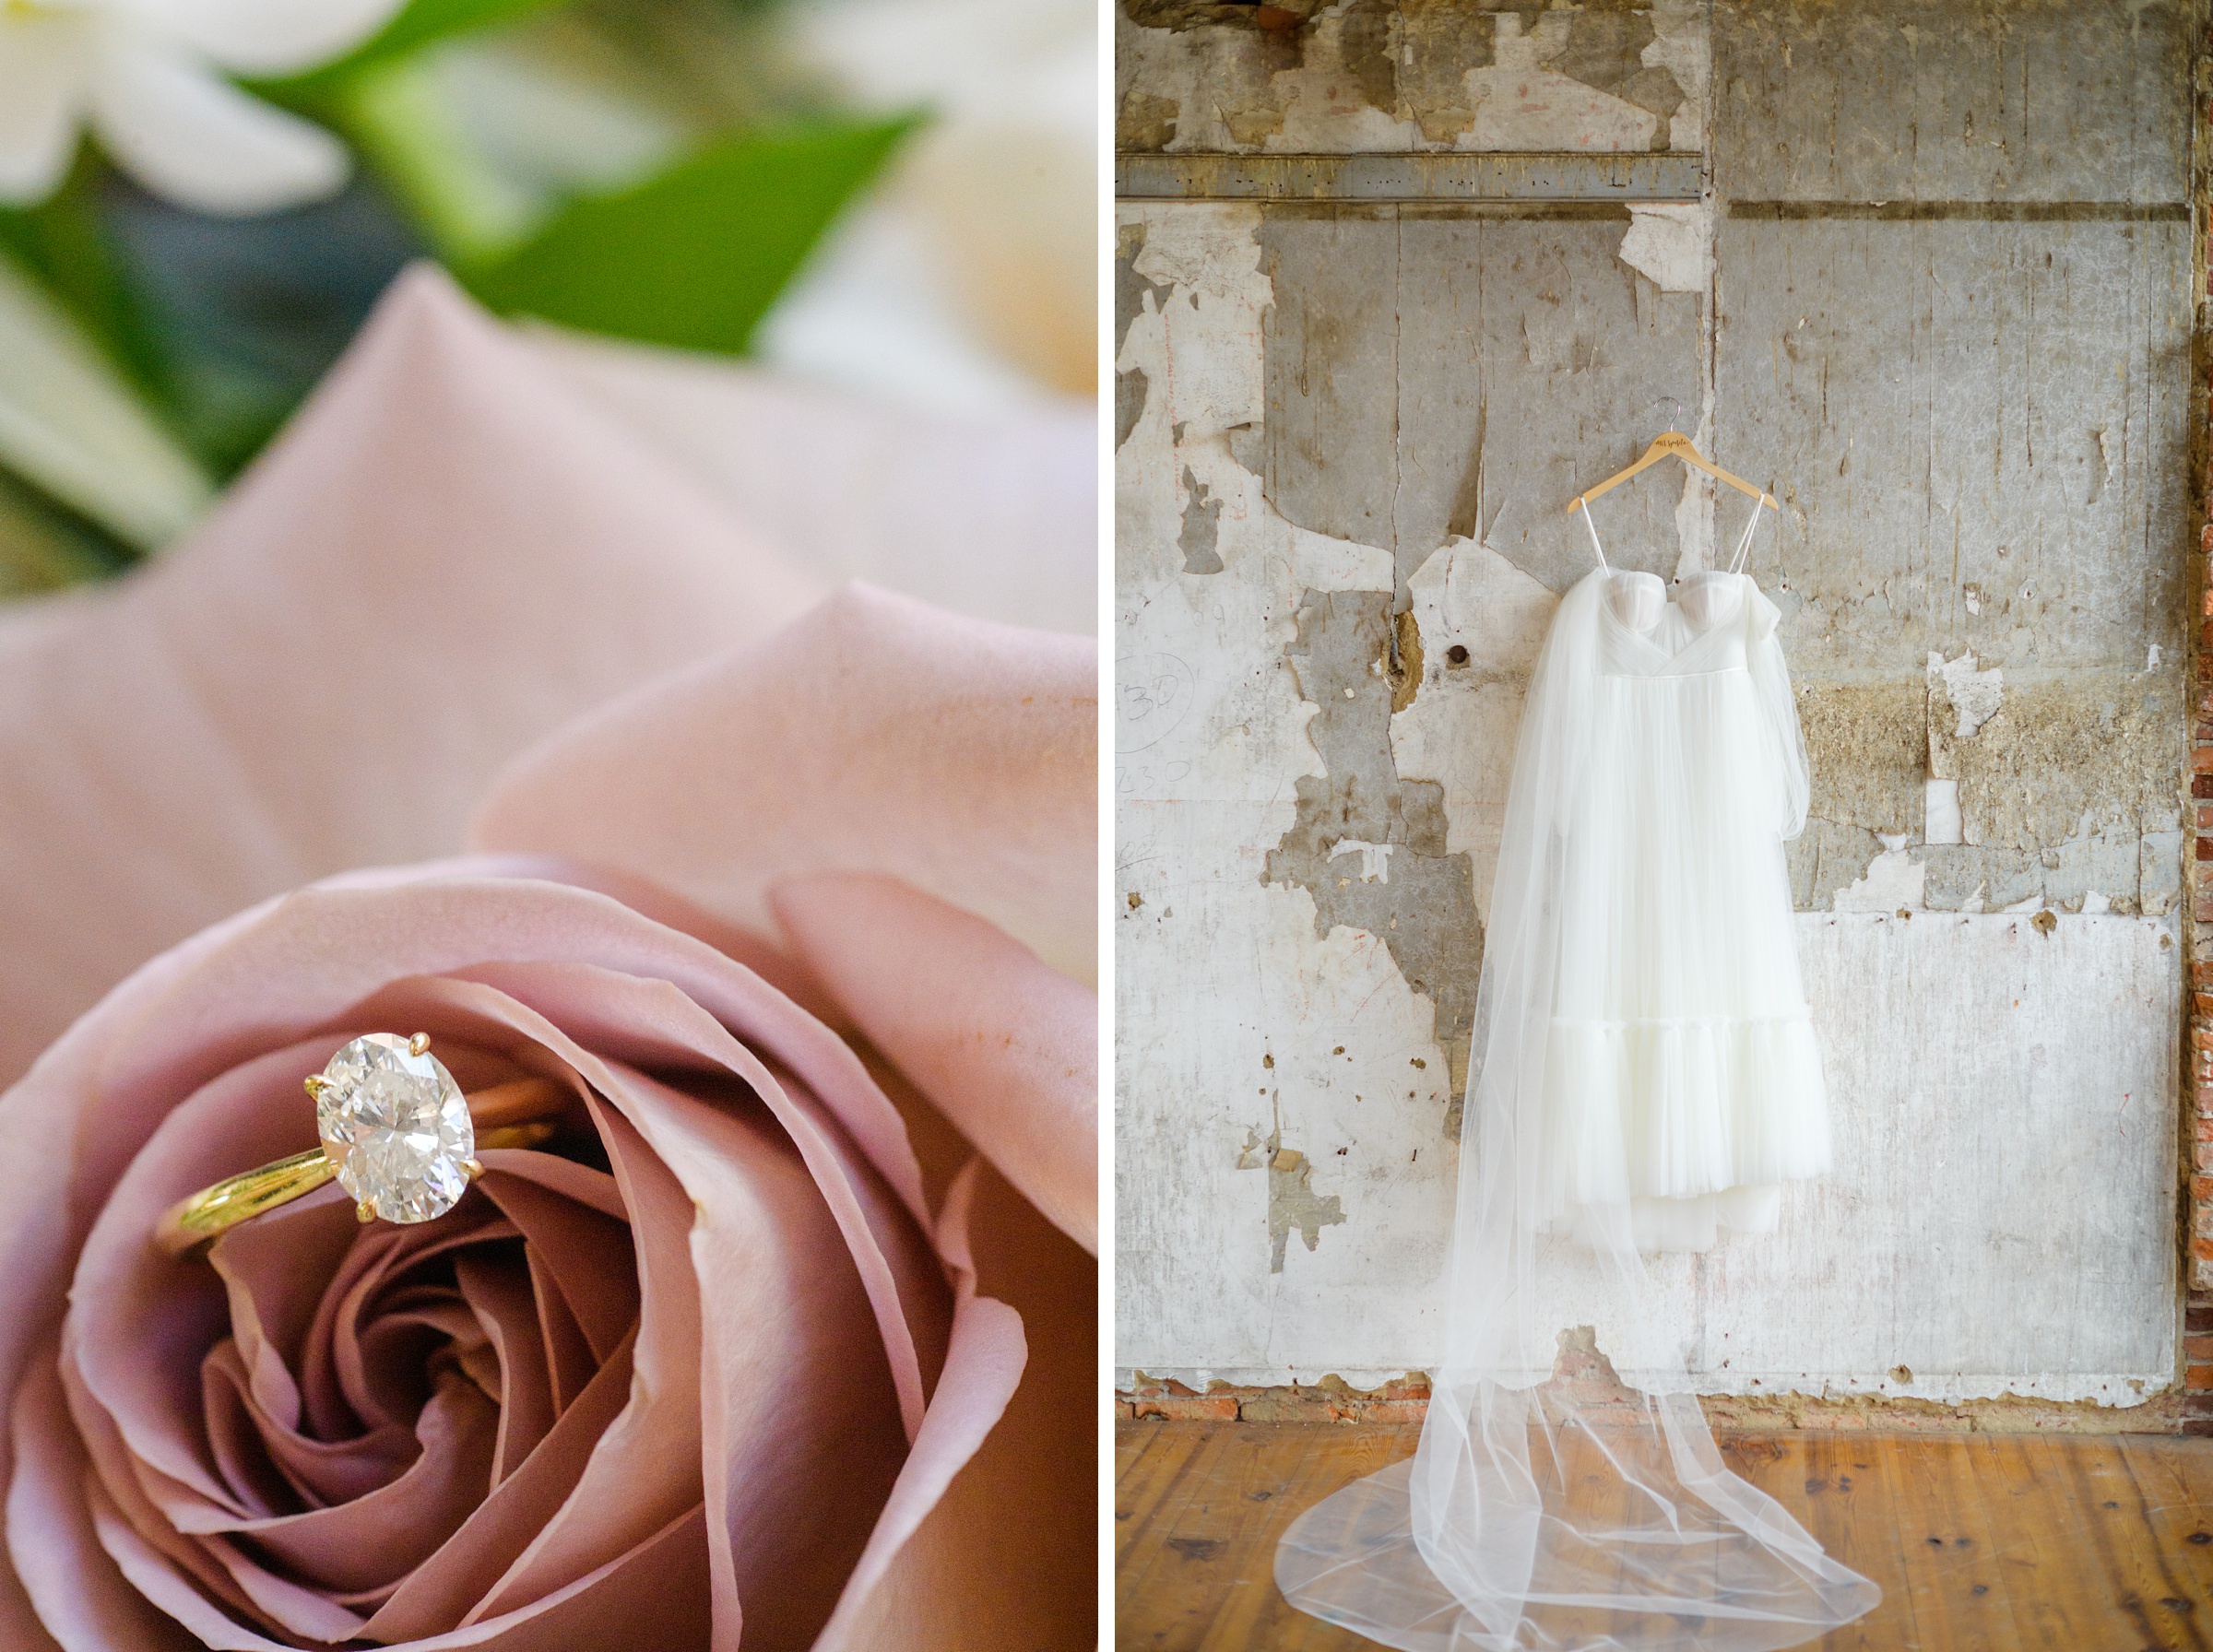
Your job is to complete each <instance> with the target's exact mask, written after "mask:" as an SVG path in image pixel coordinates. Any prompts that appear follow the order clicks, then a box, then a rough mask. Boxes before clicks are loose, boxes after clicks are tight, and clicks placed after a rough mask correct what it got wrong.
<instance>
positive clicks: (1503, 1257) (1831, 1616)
mask: <svg viewBox="0 0 2213 1652" xmlns="http://www.w3.org/2000/svg"><path fill="white" fill-rule="evenodd" d="M1584 519H1585V522H1586V523H1587V524H1589V522H1590V515H1589V510H1588V507H1586V508H1585V511H1584ZM1757 521H1758V513H1757V510H1756V511H1755V513H1754V517H1753V524H1752V526H1757ZM1591 537H1592V546H1593V549H1597V551H1598V565H1597V566H1596V567H1595V568H1593V569H1592V572H1590V573H1589V574H1588V575H1586V576H1585V577H1584V578H1583V579H1582V580H1580V582H1578V583H1577V584H1575V585H1574V586H1573V587H1572V588H1570V589H1569V591H1568V594H1567V595H1566V596H1564V597H1562V598H1561V601H1560V605H1559V608H1558V610H1557V612H1556V614H1555V616H1554V619H1553V624H1552V629H1551V631H1550V632H1549V633H1548V635H1547V636H1546V639H1545V643H1544V649H1543V651H1542V652H1541V653H1540V655H1539V656H1538V660H1537V665H1536V669H1535V672H1534V674H1533V678H1532V680H1531V684H1530V690H1529V695H1528V699H1527V701H1526V702H1525V704H1524V707H1523V711H1522V719H1521V732H1520V735H1519V737H1518V739H1517V742H1516V748H1515V755H1514V770H1513V778H1512V781H1511V784H1510V785H1509V791H1508V797H1507V810H1506V823H1505V831H1504V833H1503V837H1502V840H1501V844H1500V851H1499V860H1498V869H1497V877H1496V880H1495V882H1494V885H1493V891H1492V898H1491V910H1490V923H1489V928H1488V933H1487V936H1486V941H1485V957H1484V964H1483V975H1482V980H1481V982H1480V984H1479V985H1478V987H1477V994H1476V1013H1475V1030H1474V1043H1473V1051H1472V1055H1473V1061H1472V1064H1471V1065H1472V1073H1471V1078H1470V1082H1469V1090H1468V1104H1467V1110H1466V1117H1467V1124H1466V1126H1465V1128H1464V1130H1463V1136H1462V1154H1461V1168H1460V1184H1459V1196H1458V1198H1459V1204H1458V1213H1457V1218H1456V1222H1455V1229H1454V1236H1453V1249H1452V1268H1451V1272H1450V1295H1449V1297H1448V1298H1447V1302H1446V1310H1445V1316H1444V1322H1445V1348H1444V1350H1443V1353H1444V1362H1443V1364H1442V1366H1441V1368H1440V1369H1439V1370H1438V1373H1437V1374H1436V1375H1435V1378H1434V1380H1433V1385H1432V1389H1431V1398H1430V1404H1429V1411H1428V1417H1427V1421H1426V1423H1425V1424H1424V1427H1423V1430H1422V1438H1421V1443H1420V1445H1419V1446H1418V1447H1417V1449H1416V1451H1415V1454H1414V1457H1412V1458H1411V1459H1410V1460H1408V1461H1404V1462H1401V1463H1397V1464H1394V1465H1393V1466H1392V1467H1391V1468H1389V1469H1384V1470H1383V1471H1382V1472H1381V1473H1379V1474H1375V1475H1371V1476H1369V1477H1368V1478H1367V1479H1365V1480H1361V1481H1355V1482H1354V1483H1353V1484H1352V1485H1350V1486H1347V1487H1345V1488H1344V1489H1343V1490H1342V1491H1339V1492H1337V1493H1334V1494H1333V1495H1331V1496H1330V1497H1329V1498H1327V1499H1325V1500H1324V1501H1322V1502H1321V1503H1320V1504H1316V1505H1315V1506H1314V1507H1313V1508H1311V1509H1308V1511H1306V1513H1304V1514H1303V1515H1301V1516H1299V1517H1298V1518H1297V1519H1296V1521H1295V1522H1294V1523H1293V1524H1292V1526H1291V1528H1290V1529H1289V1530H1288V1531H1287V1532H1286V1533H1285V1535H1284V1540H1283V1542H1282V1545H1281V1547H1280V1548H1279V1549H1278V1551H1277V1555H1276V1580H1277V1583H1278V1586H1279V1587H1281V1588H1282V1589H1283V1591H1284V1595H1285V1597H1286V1598H1288V1599H1290V1600H1291V1602H1292V1603H1293V1604H1294V1605H1296V1606H1297V1607H1299V1608H1301V1609H1302V1610H1304V1611H1309V1612H1312V1613H1314V1614H1315V1615H1316V1616H1318V1617H1321V1618H1324V1619H1327V1620H1328V1621H1330V1622H1335V1623H1340V1624H1343V1625H1344V1626H1346V1627H1348V1628H1351V1629H1355V1630H1357V1631H1358V1632H1359V1633H1361V1634H1367V1635H1368V1636H1370V1637H1372V1638H1374V1639H1376V1640H1379V1641H1381V1642H1383V1643H1385V1644H1386V1645H1389V1646H1398V1647H1402V1648H1406V1649H1407V1652H1629V1649H1631V1648H1635V1649H1637V1652H1772V1649H1774V1648H1780V1647H1784V1646H1795V1645H1798V1644H1799V1643H1801V1642H1804V1641H1806V1640H1810V1639H1812V1638H1814V1637H1816V1636H1818V1635H1820V1634H1824V1633H1826V1632H1827V1631H1828V1630H1829V1629H1832V1628H1835V1627H1836V1626H1838V1625H1840V1624H1842V1623H1846V1622H1851V1621H1852V1619H1853V1618H1856V1617H1858V1616H1859V1615H1861V1614H1862V1613H1863V1612H1865V1611H1868V1610H1870V1609H1871V1608H1872V1607H1874V1606H1875V1605H1876V1602H1877V1601H1879V1599H1881V1593H1880V1591H1879V1590H1878V1589H1877V1588H1876V1586H1875V1585H1874V1584H1872V1583H1870V1582H1869V1581H1868V1580H1867V1579H1865V1578H1864V1577H1861V1576H1860V1575H1857V1574H1856V1573H1854V1572H1852V1571H1851V1570H1849V1569H1847V1568H1846V1567H1844V1566H1842V1565H1840V1564H1838V1563H1836V1562H1835V1561H1833V1560H1831V1559H1830V1558H1829V1557H1828V1555H1827V1554H1825V1553H1824V1552H1822V1550H1821V1547H1820V1545H1819V1544H1818V1543H1817V1542H1816V1541H1815V1540H1813V1539H1812V1538H1811V1537H1810V1536H1808V1535H1807V1533H1806V1532H1805V1529H1804V1528H1802V1527H1800V1526H1799V1525H1798V1523H1797V1522H1796V1521H1795V1520H1793V1518H1792V1517H1791V1516H1789V1515H1788V1514H1787V1513H1785V1512H1784V1510H1783V1509H1782V1507H1781V1505H1780V1504H1777V1503H1776V1502H1775V1501H1774V1500H1773V1499H1772V1498H1770V1497H1769V1496H1768V1495H1767V1494H1766V1493H1762V1492H1760V1491H1758V1490H1757V1489H1756V1488H1754V1487H1753V1486H1751V1485H1750V1484H1748V1483H1747V1482H1746V1481H1744V1480H1742V1479H1740V1478H1739V1477H1738V1476H1737V1475H1735V1474H1734V1473H1732V1472H1730V1471H1729V1470H1728V1469H1726V1468H1724V1467H1723V1466H1722V1460H1721V1454H1720V1452H1719V1450H1718V1448H1717V1447H1716V1445H1715V1444H1714V1440H1713V1435H1712V1433H1711V1431H1710V1429H1709V1428H1708V1426H1707V1424H1706V1422H1705V1417H1704V1414H1703V1412H1702V1411H1701V1410H1699V1408H1698V1399H1697V1397H1696V1395H1695V1393H1694V1392H1693V1391H1692V1384H1691V1380H1690V1377H1689V1375H1688V1372H1687V1370H1686V1363H1685V1353H1686V1343H1687V1340H1688V1338H1689V1336H1690V1334H1691V1332H1692V1329H1693V1327H1692V1326H1691V1324H1690V1323H1688V1319H1689V1310H1688V1309H1687V1308H1686V1307H1684V1306H1682V1305H1680V1303H1681V1299H1680V1298H1678V1297H1675V1296H1672V1295H1671V1294H1670V1293H1669V1292H1665V1291H1663V1290H1660V1289H1658V1288H1657V1287H1656V1286H1655V1284H1654V1282H1653V1280H1651V1278H1650V1277H1649V1276H1648V1274H1647V1271H1646V1268H1645V1264H1644V1262H1643V1259H1642V1257H1640V1255H1639V1253H1640V1252H1649V1251H1658V1250H1701V1249H1704V1248H1707V1247H1708V1246H1710V1245H1713V1244H1714V1243H1715V1242H1716V1238H1717V1233H1718V1231H1719V1230H1721V1229H1731V1230H1734V1231H1738V1232H1751V1233H1763V1232H1771V1231H1773V1229H1774V1227H1775V1224H1776V1220H1777V1215H1778V1212H1779V1209H1780V1206H1781V1184H1782V1183H1783V1182H1786V1181H1790V1180H1793V1179H1797V1178H1801V1177H1807V1176H1813V1175H1818V1174H1822V1173H1823V1172H1825V1171H1826V1170H1827V1169H1828V1163H1829V1137H1828V1099H1827V1093H1826V1091H1825V1089H1824V1086H1823V1081H1822V1074H1821V1060H1820V1053H1819V1050H1818V1048H1817V1044H1816V1042H1815V1038H1814V1033H1813V1030H1812V1026H1811V1024H1810V1022H1809V1021H1808V1019H1807V1015H1806V1005H1805V995H1804V992H1803V989H1802V988H1801V986H1800V984H1799V974H1798V962H1797V952H1796V940H1795V933H1794V927H1793V920H1792V915H1791V901H1790V891H1789V885H1788V882H1787V879H1786V876H1785V871H1784V865H1783V855H1782V841H1783V840H1784V839H1785V838H1787V837H1791V836H1794V835H1796V833H1797V832H1799V830H1800V829H1801V828H1802V827H1803V826H1804V824H1805V808H1806V758H1805V742H1804V739H1803V737H1802V736H1801V733H1800V730H1799V726H1798V715H1797V709H1796V704H1795V702H1794V701H1793V697H1792V693H1791V686H1790V676H1789V672H1788V670H1787V668H1786V667H1785V666H1784V663H1783V658H1782V652H1781V646H1780V644H1779V643H1777V642H1776V639H1775V627H1776V623H1777V620H1778V619H1780V617H1781V616H1780V612H1779V610H1778V609H1777V608H1776V607H1775V605H1774V604H1773V603H1772V602H1770V601H1769V599H1768V598H1767V596H1764V595H1763V594H1762V593H1761V592H1760V590H1759V589H1758V587H1757V584H1755V583H1754V582H1753V581H1752V579H1751V578H1750V577H1749V576H1748V575H1746V573H1745V572H1743V567H1744V560H1745V556H1746V552H1747V550H1748V549H1749V548H1750V544H1751V538H1752V527H1751V526H1748V527H1747V528H1746V534H1745V537H1744V539H1743V541H1742V542H1741V543H1740V544H1739V546H1738V547H1737V556H1736V560H1735V564H1734V566H1733V567H1732V568H1731V569H1730V570H1729V571H1728V572H1711V573H1699V574H1693V575H1691V576H1689V577H1688V579H1686V581H1684V582H1683V584H1682V586H1681V589H1680V594H1679V596H1678V597H1677V599H1676V600H1675V601H1674V602H1670V601H1668V600H1667V592H1666V589H1665V587H1664V586H1663V584H1661V582H1660V580H1659V579H1658V578H1657V577H1656V576H1655V575H1652V574H1649V573H1619V572H1614V571H1613V570H1611V569H1610V568H1608V567H1607V565H1606V562H1605V553H1604V549H1603V548H1602V547H1599V545H1598V532H1597V527H1596V525H1594V524H1592V525H1591ZM1569 1301H1572V1302H1573V1303H1575V1304H1577V1305H1576V1306H1575V1307H1574V1308H1572V1309H1570V1308H1567V1307H1564V1306H1563V1304H1566V1303H1568V1302H1569ZM1564 1312H1572V1313H1574V1314H1576V1315H1578V1316H1580V1317H1582V1318H1587V1319H1589V1320H1591V1321H1592V1325H1591V1327H1590V1334H1588V1335H1586V1336H1584V1337H1583V1338H1582V1339H1580V1340H1577V1339H1575V1338H1574V1336H1573V1333H1574V1332H1575V1331H1576V1330H1577V1329H1578V1328H1579V1327H1575V1326H1571V1325H1568V1324H1565V1323H1561V1322H1559V1321H1558V1319H1557V1317H1556V1316H1558V1315H1559V1314H1561V1313H1564ZM1678 1320H1680V1321H1682V1323H1678V1322H1677V1321H1678ZM1564 1351H1580V1359H1579V1360H1577V1361H1575V1362H1571V1363H1568V1364H1564V1365H1563V1367H1562V1369H1561V1370H1560V1371H1557V1372H1556V1359H1557V1358H1558V1356H1559V1355H1560V1354H1562V1353H1563V1352H1564ZM1625 1351H1626V1352H1628V1353H1631V1354H1633V1355H1634V1356H1635V1357H1634V1359H1633V1361H1632V1362H1630V1364H1629V1369H1627V1371H1626V1372H1625V1373H1624V1375H1626V1376H1627V1377H1628V1378H1629V1379H1631V1380H1630V1384H1629V1385H1625V1384H1624V1383H1623V1382H1621V1381H1617V1380H1614V1374H1613V1373H1612V1371H1611V1370H1610V1369H1607V1368H1605V1367H1604V1365H1603V1363H1600V1362H1599V1360H1598V1356H1599V1355H1600V1354H1602V1353H1605V1352H1612V1353H1615V1354H1621V1353H1623V1352H1625Z"/></svg>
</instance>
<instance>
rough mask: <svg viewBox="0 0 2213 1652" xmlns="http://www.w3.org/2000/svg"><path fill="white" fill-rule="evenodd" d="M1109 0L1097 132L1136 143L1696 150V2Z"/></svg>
mask: <svg viewBox="0 0 2213 1652" xmlns="http://www.w3.org/2000/svg"><path fill="white" fill-rule="evenodd" d="M1274 10H1275V12H1276V13H1277V14H1279V15H1282V16H1284V17H1285V18H1295V19H1296V27H1294V28H1291V29H1267V28H1263V27H1261V26H1260V21H1259V19H1258V18H1257V17H1256V8H1254V7H1251V6H1235V5H1221V4H1212V3H1209V0H1123V3H1122V5H1121V6H1120V7H1119V10H1118V18H1117V23H1118V28H1117V35H1116V43H1115V72H1116V82H1117V88H1118V90H1117V94H1116V95H1117V104H1116V112H1117V120H1116V131H1115V142H1116V146H1117V147H1118V148H1121V149H1124V150H1136V151H1158V150H1198V151H1209V152H1228V153H1237V152H1249V151H1254V150H1260V151H1282V152H1288V153H1304V152H1317V151H1321V152H1331V153H1345V152H1363V151H1366V152H1384V151H1418V150H1431V149H1463V150H1473V151H1498V150H1509V151H1512V150H1524V151H1526V150H1575V149H1601V150H1623V149H1666V148H1675V149H1689V150H1696V149H1698V148H1699V147H1700V144H1701V142H1702V140H1703V136H1704V130H1705V110H1704V101H1705V96H1706V83H1707V79H1708V67H1707V65H1708V59H1709V52H1708V46H1707V40H1706V20H1705V11H1704V7H1703V6H1699V5H1695V4H1687V3H1678V4H1662V5H1656V6H1635V5H1619V4H1605V5H1589V6H1577V7H1573V8H1565V7H1553V8H1548V7H1546V6H1517V5H1510V4H1503V3H1501V0H1335V4H1331V5H1316V4H1315V3H1314V0H1282V3H1281V4H1279V5H1276V6H1274Z"/></svg>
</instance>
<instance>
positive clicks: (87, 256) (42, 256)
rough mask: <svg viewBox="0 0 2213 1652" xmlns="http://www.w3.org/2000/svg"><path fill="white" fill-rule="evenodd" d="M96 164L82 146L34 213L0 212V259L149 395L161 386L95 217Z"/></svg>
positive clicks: (142, 326)
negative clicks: (36, 284) (30, 280)
mask: <svg viewBox="0 0 2213 1652" xmlns="http://www.w3.org/2000/svg"><path fill="white" fill-rule="evenodd" d="M102 171H103V163H102V162H101V160H100V159H99V158H98V157H97V156H95V155H94V154H93V152H92V148H91V146H90V145H89V144H87V145H84V146H82V147H81V148H79V150H78V152H77V163H76V165H75V166H74V167H72V168H71V169H70V172H69V176H68V178H67V179H66V180H65V182H64V183H63V184H62V187H61V188H60V189H58V190H56V191H55V192H54V193H53V195H50V196H48V197H47V198H46V199H45V200H44V201H42V202H41V203H40V204H39V205H38V206H36V207H6V208H0V254H14V255H15V258H16V260H17V262H18V264H19V265H20V266H21V267H22V268H23V269H24V270H25V271H27V272H29V273H30V274H31V275H33V276H35V277H38V279H39V281H40V283H41V285H42V286H43V287H44V288H45V289H46V292H47V294H48V295H49V296H50V297H52V298H53V300H55V301H57V302H59V303H60V305H61V306H62V308H63V309H65V310H66V311H67V312H68V313H69V315H70V317H71V319H72V320H74V321H75V322H76V323H77V325H78V326H80V327H82V328H83V329H84V330H85V331H86V332H87V333H88V334H89V335H90V336H91V337H92V338H93V339H94V341H96V342H97V343H98V345H99V346H100V348H101V349H102V350H103V351H104V352H105V353H106V354H107V356H108V357H109V359H110V360H112V362H113V363H114V364H115V365H116V366H117V367H119V368H121V369H122V370H123V371H124V372H125V373H127V374H128V375H130V376H131V377H132V378H134V379H136V382H137V384H138V387H139V389H140V390H142V391H145V392H148V393H152V392H154V391H155V390H156V388H157V386H158V384H159V383H160V370H159V366H158V363H157V361H156V360H155V355H154V350H153V345H152V340H151V339H150V337H149V336H148V331H147V326H146V321H145V317H144V315H143V314H142V313H141V312H140V307H139V305H138V303H137V302H136V299H135V298H134V296H133V294H132V292H131V290H130V285H129V282H128V281H127V280H126V279H125V277H124V271H123V268H122V266H121V264H120V263H119V261H118V259H117V257H116V249H115V246H114V243H113V240H112V237H111V236H110V234H109V233H108V230H107V227H106V225H105V224H104V222H103V221H102V218H101V209H100V186H101V174H102Z"/></svg>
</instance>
